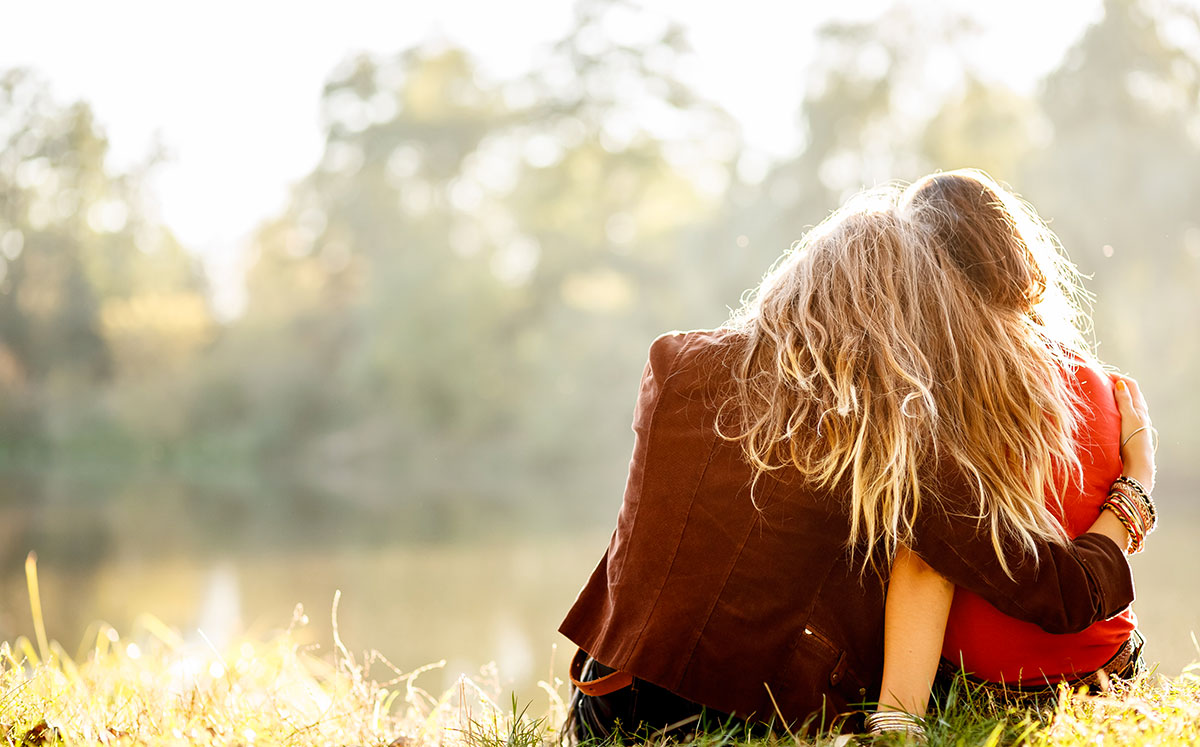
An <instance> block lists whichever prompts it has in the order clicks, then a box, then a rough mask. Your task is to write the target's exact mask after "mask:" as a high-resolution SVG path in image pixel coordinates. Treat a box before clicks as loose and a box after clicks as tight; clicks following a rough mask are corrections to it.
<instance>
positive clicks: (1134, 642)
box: [938, 629, 1146, 702]
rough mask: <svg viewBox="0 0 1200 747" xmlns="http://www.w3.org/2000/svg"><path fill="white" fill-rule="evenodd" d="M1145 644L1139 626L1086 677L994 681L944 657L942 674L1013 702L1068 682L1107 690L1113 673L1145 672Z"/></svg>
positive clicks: (1128, 675)
mask: <svg viewBox="0 0 1200 747" xmlns="http://www.w3.org/2000/svg"><path fill="white" fill-rule="evenodd" d="M1145 645H1146V639H1145V637H1144V636H1142V634H1141V632H1140V631H1138V630H1136V629H1135V630H1134V631H1133V632H1132V633H1131V634H1130V636H1129V638H1127V639H1126V640H1125V642H1124V643H1122V644H1121V647H1120V648H1119V649H1117V652H1116V653H1115V654H1113V655H1112V657H1111V658H1110V659H1109V660H1108V661H1106V662H1104V664H1103V665H1101V667H1100V668H1099V669H1098V670H1096V671H1095V672H1092V673H1090V674H1087V675H1084V676H1082V677H1063V678H1062V680H1061V682H1042V683H1039V684H1036V685H1017V684H1010V683H1004V682H991V681H989V680H984V679H980V678H978V677H973V676H971V675H969V674H966V673H964V672H963V671H962V670H961V669H960V668H959V667H957V666H956V665H954V664H951V663H950V662H949V661H947V660H946V659H942V661H941V663H940V664H939V665H938V674H939V675H941V676H945V677H947V678H962V679H965V680H966V681H967V682H968V683H970V684H971V686H972V687H975V688H979V689H982V690H984V691H986V692H990V693H992V694H993V695H995V696H996V697H997V698H1002V699H1005V700H1007V701H1010V702H1012V701H1022V700H1039V699H1041V698H1044V697H1046V696H1047V695H1053V694H1054V693H1055V692H1057V690H1058V686H1059V685H1060V684H1064V683H1065V684H1067V685H1069V686H1070V687H1071V688H1072V689H1078V688H1081V687H1086V688H1088V689H1089V690H1092V691H1093V692H1095V691H1100V690H1107V689H1108V682H1109V680H1110V678H1112V677H1116V678H1118V679H1124V680H1129V679H1133V678H1134V677H1136V676H1137V675H1139V674H1141V673H1142V671H1143V670H1144V668H1145V663H1144V660H1143V659H1142V647H1143V646H1145Z"/></svg>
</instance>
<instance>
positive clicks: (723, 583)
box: [672, 441, 778, 684]
mask: <svg viewBox="0 0 1200 747" xmlns="http://www.w3.org/2000/svg"><path fill="white" fill-rule="evenodd" d="M715 448H716V442H715V441H714V442H713V449H715ZM711 463H712V453H711V451H710V453H709V464H711ZM704 469H705V471H706V472H707V471H708V465H707V464H706V465H705V467H704ZM777 486H778V483H777V482H772V483H771V490H770V492H769V493H768V494H767V496H766V497H767V499H768V500H769V499H770V498H771V496H772V495H774V494H775V488H776V487H777ZM690 513H691V512H690V509H689V515H690ZM753 533H754V522H750V523H749V525H748V526H747V527H746V533H745V534H744V535H743V536H742V541H741V542H740V543H738V549H737V552H736V553H734V555H733V559H732V560H731V561H730V562H729V567H728V568H727V569H726V570H725V577H724V578H723V579H721V586H720V589H719V590H718V591H717V592H716V593H715V594H713V600H712V604H710V605H709V606H708V613H707V614H706V615H705V616H704V622H703V623H701V624H700V627H699V628H698V629H697V630H698V632H697V635H696V639H695V640H694V641H692V645H691V648H689V649H688V652H687V657H686V658H685V659H684V661H685V662H686V664H685V665H684V667H683V670H682V672H680V675H679V682H682V681H683V680H685V679H687V671H688V669H690V668H691V666H692V661H693V659H694V658H695V655H696V647H698V646H699V645H700V641H701V640H702V639H703V638H704V631H705V630H707V629H708V624H709V622H710V621H711V620H712V616H713V612H715V611H716V609H717V603H718V602H719V601H721V596H722V595H723V593H724V591H725V587H726V586H727V585H728V584H729V577H730V576H732V575H733V569H734V567H735V566H737V561H738V558H740V557H741V556H742V553H743V552H744V551H745V549H746V543H747V542H749V541H750V535H751V534H753ZM672 564H673V562H672ZM676 684H678V682H677V683H676Z"/></svg>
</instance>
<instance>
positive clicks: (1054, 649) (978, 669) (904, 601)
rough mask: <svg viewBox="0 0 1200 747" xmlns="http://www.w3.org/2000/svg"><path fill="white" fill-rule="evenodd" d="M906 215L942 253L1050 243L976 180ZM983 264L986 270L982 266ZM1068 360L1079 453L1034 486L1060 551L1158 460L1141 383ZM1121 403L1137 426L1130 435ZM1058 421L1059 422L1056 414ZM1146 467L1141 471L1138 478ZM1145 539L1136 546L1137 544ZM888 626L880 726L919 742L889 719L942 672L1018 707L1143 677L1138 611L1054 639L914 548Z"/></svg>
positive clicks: (1007, 199) (896, 574)
mask: <svg viewBox="0 0 1200 747" xmlns="http://www.w3.org/2000/svg"><path fill="white" fill-rule="evenodd" d="M902 204H909V205H912V204H915V205H918V206H920V208H919V209H918V210H917V211H916V212H918V213H919V214H922V215H925V216H927V217H926V221H928V222H930V223H932V227H933V230H932V235H933V237H934V240H936V241H938V242H940V243H941V244H943V245H945V246H953V245H954V244H955V243H962V242H963V237H964V236H969V237H971V238H972V239H976V241H975V242H974V243H976V244H977V245H978V246H979V247H980V248H981V250H982V252H984V253H986V252H987V251H992V250H995V251H997V252H1000V251H1003V250H1002V247H1003V245H1004V243H1005V242H1007V241H1012V240H1014V239H1015V237H1022V236H1025V237H1028V236H1030V235H1033V236H1041V237H1046V239H1048V238H1049V236H1050V234H1049V232H1048V231H1047V230H1045V228H1044V224H1043V223H1042V221H1041V220H1040V219H1039V218H1038V217H1037V216H1036V215H1035V214H1034V213H1033V211H1032V209H1031V208H1029V207H1028V206H1027V205H1025V204H1024V203H1021V202H1019V201H1018V200H1017V199H1016V198H1015V197H1014V196H1013V195H1011V194H1009V193H1008V192H1006V191H1005V190H1003V189H1002V188H1001V187H1000V186H998V185H997V184H996V183H995V182H994V181H992V180H991V179H990V178H989V177H987V176H986V175H985V174H982V173H981V172H976V171H957V172H950V173H946V174H936V175H932V176H930V177H926V178H925V179H922V180H920V181H918V182H917V183H915V184H913V185H912V186H911V187H910V188H909V190H908V192H907V193H906V197H905V200H904V201H903V202H902ZM1009 225H1011V226H1013V227H1014V230H1011V231H1010V230H1000V231H993V232H992V235H991V236H988V232H989V230H991V229H995V228H997V227H1002V228H1005V229H1006V228H1007V226H1009ZM1035 240H1037V239H1035ZM977 259H978V260H979V261H984V262H986V261H989V260H988V258H987V257H986V256H980V257H978V258H977ZM1069 351H1070V352H1069V354H1068V355H1066V356H1062V357H1060V358H1058V365H1059V370H1060V375H1061V378H1062V380H1063V382H1064V383H1065V384H1066V387H1067V388H1066V391H1065V392H1064V394H1066V395H1067V396H1066V397H1065V398H1064V400H1065V401H1066V402H1067V403H1068V404H1069V406H1070V407H1069V410H1068V411H1067V413H1066V416H1065V417H1066V418H1068V419H1069V420H1070V421H1071V422H1070V429H1069V434H1070V440H1071V442H1072V443H1073V445H1074V448H1073V450H1072V451H1071V452H1070V453H1066V454H1064V453H1062V452H1060V453H1058V454H1056V455H1055V457H1056V462H1055V464H1053V465H1051V469H1050V470H1049V471H1048V472H1047V471H1046V470H1044V469H1043V470H1041V471H1040V472H1039V471H1035V472H1034V476H1035V477H1036V476H1038V475H1039V474H1040V475H1041V479H1038V480H1031V482H1033V484H1034V485H1042V486H1045V488H1044V489H1045V509H1046V512H1047V513H1048V514H1049V516H1050V517H1051V518H1052V519H1053V521H1054V526H1053V527H1052V528H1054V529H1058V530H1059V531H1060V533H1061V534H1062V536H1063V539H1064V540H1065V539H1068V538H1070V539H1073V538H1075V537H1077V536H1079V535H1080V534H1082V533H1084V532H1086V531H1088V530H1089V527H1091V526H1092V524H1093V522H1095V521H1096V519H1097V517H1098V516H1100V515H1101V510H1102V508H1104V507H1105V504H1106V502H1107V501H1108V500H1109V497H1110V494H1111V486H1113V485H1114V483H1116V482H1117V481H1118V479H1119V478H1121V476H1122V470H1123V468H1127V472H1132V474H1131V475H1130V476H1132V477H1133V478H1134V480H1135V481H1136V483H1137V484H1138V485H1139V486H1141V485H1143V484H1144V486H1146V489H1147V490H1148V489H1151V488H1152V487H1153V480H1154V472H1153V466H1152V459H1151V460H1146V459H1144V450H1145V449H1147V448H1149V435H1148V430H1149V418H1148V416H1146V415H1145V403H1144V401H1143V400H1142V399H1141V396H1140V393H1138V392H1137V389H1136V383H1135V382H1133V381H1132V380H1124V379H1118V380H1117V381H1116V382H1114V381H1113V379H1111V378H1110V377H1109V376H1108V375H1107V374H1106V373H1105V372H1104V371H1103V370H1102V368H1101V367H1100V365H1099V363H1098V362H1097V361H1096V360H1095V359H1094V358H1091V357H1090V356H1089V355H1088V354H1087V352H1086V350H1085V349H1084V348H1082V346H1072V347H1071V348H1069ZM1118 402H1120V403H1121V404H1122V406H1123V407H1124V409H1125V410H1126V411H1127V413H1128V414H1129V416H1130V417H1129V418H1128V419H1127V420H1128V422H1127V424H1126V427H1125V429H1124V432H1123V431H1122V413H1121V412H1119V411H1118ZM1057 416H1058V417H1060V418H1062V417H1064V416H1063V414H1062V413H1061V412H1060V413H1058V414H1057ZM1047 417H1054V414H1050V415H1048V416H1047ZM1142 432H1147V435H1144V436H1141V437H1140V438H1137V440H1136V442H1134V443H1133V444H1132V445H1131V446H1130V448H1131V449H1135V450H1140V451H1141V453H1142V456H1143V458H1142V459H1141V460H1139V457H1138V456H1137V455H1136V453H1135V455H1134V456H1133V457H1132V458H1131V459H1130V461H1131V462H1133V463H1134V464H1132V465H1123V464H1122V453H1121V450H1122V445H1124V444H1126V442H1128V441H1130V440H1131V439H1132V438H1134V437H1138V436H1139V435H1140V434H1141V433H1142ZM1139 461H1141V462H1142V464H1143V466H1140V467H1139V466H1137V464H1138V463H1139ZM1118 484H1120V483H1118ZM1118 492H1120V491H1118ZM1001 508H1002V510H1007V508H1006V507H1003V506H1002V507H1001ZM1150 528H1153V527H1152V523H1151V524H1150V525H1149V527H1143V529H1144V531H1146V532H1148V531H1149V529H1150ZM1143 537H1144V534H1143ZM1141 539H1142V537H1138V538H1137V544H1139V545H1140V541H1141ZM952 599H953V601H951V600H952ZM886 618H887V622H886V627H885V654H884V657H885V658H884V673H883V682H882V685H881V690H880V698H879V702H880V711H879V713H880V714H882V715H879V716H877V717H876V718H877V719H878V720H879V721H878V722H879V723H881V724H883V725H884V726H885V727H890V728H884V729H881V730H890V729H904V730H911V731H918V730H919V726H917V725H916V722H913V721H911V720H904V719H899V718H898V717H895V715H894V714H888V712H889V711H901V712H907V713H909V714H914V715H917V716H922V715H924V713H925V708H926V703H927V701H928V697H929V692H930V686H931V684H932V680H933V678H934V672H935V669H940V673H941V674H942V675H944V676H950V675H953V674H954V673H956V672H961V673H963V674H965V675H967V676H968V677H969V678H970V679H971V680H973V681H974V682H976V683H979V684H983V685H985V686H986V685H987V684H989V683H991V684H992V685H993V687H992V689H993V690H994V691H995V692H998V693H1000V694H1004V695H1017V694H1031V693H1032V694H1040V693H1046V692H1048V691H1052V690H1053V687H1054V686H1055V684H1056V683H1058V682H1060V681H1064V680H1065V681H1068V682H1071V683H1073V684H1076V685H1078V684H1089V685H1091V684H1095V682H1096V681H1098V679H1099V678H1098V677H1097V675H1096V673H1097V672H1098V671H1100V670H1104V671H1105V673H1106V674H1109V675H1124V676H1130V675H1132V674H1134V673H1136V671H1137V670H1138V668H1139V667H1140V666H1141V660H1140V648H1141V642H1142V641H1141V638H1140V635H1138V634H1137V633H1136V627H1137V619H1136V617H1135V616H1134V614H1133V610H1132V608H1126V609H1124V610H1123V611H1121V612H1120V613H1118V614H1116V615H1113V616H1111V617H1109V618H1107V619H1104V620H1101V621H1098V622H1096V623H1093V624H1092V625H1091V626H1089V627H1088V628H1086V629H1085V630H1083V631H1081V632H1077V633H1068V634H1062V633H1059V634H1053V633H1048V632H1046V631H1045V630H1043V629H1041V628H1039V627H1037V626H1036V625H1032V624H1030V623H1028V622H1025V621H1022V620H1018V619H1016V618H1014V617H1011V616H1009V615H1006V614H1004V613H1003V612H1001V611H999V610H998V609H996V607H995V606H993V605H992V604H990V603H989V602H988V601H987V600H985V599H983V598H982V597H981V596H980V595H978V594H976V593H974V592H972V591H970V590H967V589H955V588H954V586H953V584H951V583H950V582H948V581H947V580H946V579H944V578H943V577H941V576H940V574H938V573H937V571H936V570H934V569H932V568H931V567H930V566H929V565H927V564H926V563H925V562H924V561H923V560H922V559H921V557H920V555H919V553H914V552H912V551H910V550H908V549H907V548H900V549H898V551H897V554H896V559H895V562H894V563H893V568H892V576H891V582H890V588H889V592H888V599H887V610H886ZM943 630H944V631H945V634H944V637H943V634H942V631H943ZM939 652H940V654H941V657H942V663H941V666H940V667H939V666H938V661H937V659H938V653H939Z"/></svg>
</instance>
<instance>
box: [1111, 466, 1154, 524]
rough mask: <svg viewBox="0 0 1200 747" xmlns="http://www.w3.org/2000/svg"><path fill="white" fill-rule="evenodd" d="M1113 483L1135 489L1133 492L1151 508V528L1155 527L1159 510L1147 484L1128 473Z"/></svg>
mask: <svg viewBox="0 0 1200 747" xmlns="http://www.w3.org/2000/svg"><path fill="white" fill-rule="evenodd" d="M1113 485H1128V486H1129V487H1130V488H1132V489H1133V492H1134V493H1136V494H1137V496H1138V497H1139V498H1141V499H1142V502H1143V503H1145V504H1146V508H1147V509H1148V510H1149V512H1150V519H1151V523H1150V528H1151V529H1153V528H1154V525H1155V524H1157V523H1158V510H1157V508H1156V507H1155V506H1154V499H1153V498H1151V497H1150V491H1148V490H1146V488H1145V486H1143V485H1142V484H1141V483H1140V482H1138V481H1137V480H1135V479H1134V478H1132V477H1129V476H1128V475H1121V476H1120V477H1118V478H1117V479H1116V481H1115V482H1113Z"/></svg>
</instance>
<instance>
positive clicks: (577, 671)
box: [570, 649, 633, 698]
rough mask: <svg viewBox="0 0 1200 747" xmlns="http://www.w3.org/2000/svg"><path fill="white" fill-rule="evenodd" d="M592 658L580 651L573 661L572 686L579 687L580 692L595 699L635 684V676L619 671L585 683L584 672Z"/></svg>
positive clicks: (585, 652)
mask: <svg viewBox="0 0 1200 747" xmlns="http://www.w3.org/2000/svg"><path fill="white" fill-rule="evenodd" d="M590 658H591V657H590V656H589V655H588V652H587V651H584V650H583V649H579V650H578V651H576V652H575V658H573V659H571V672H570V676H571V684H572V685H574V686H575V687H577V688H578V689H579V692H581V693H583V694H584V695H590V696H592V697H594V698H595V697H599V696H601V695H608V694H610V693H615V692H616V691H617V690H620V689H622V688H625V687H629V686H630V685H632V684H633V675H632V674H630V673H629V672H622V671H621V670H619V669H618V670H616V671H614V672H611V673H610V674H606V675H604V676H603V677H597V678H596V679H593V680H586V681H585V680H584V679H583V670H584V667H585V665H586V664H587V662H588V659H590Z"/></svg>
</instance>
